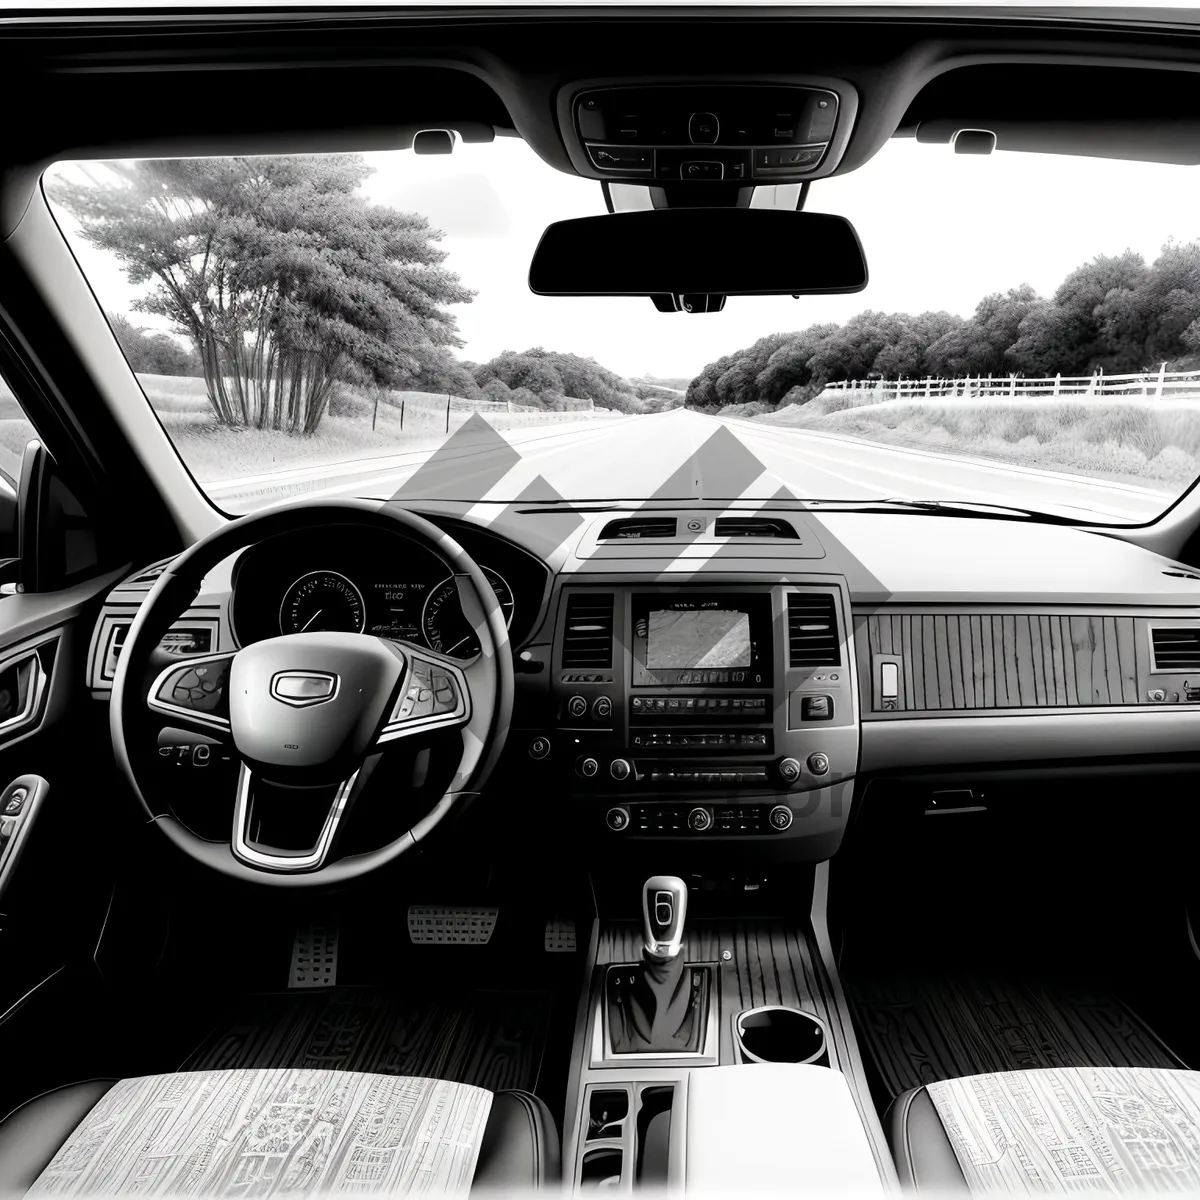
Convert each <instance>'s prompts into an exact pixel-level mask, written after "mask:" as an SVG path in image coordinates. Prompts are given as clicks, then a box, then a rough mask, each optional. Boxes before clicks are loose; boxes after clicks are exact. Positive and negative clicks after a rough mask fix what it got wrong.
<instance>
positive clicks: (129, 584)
mask: <svg viewBox="0 0 1200 1200" xmlns="http://www.w3.org/2000/svg"><path fill="white" fill-rule="evenodd" d="M170 565H171V559H169V558H164V559H163V560H162V562H156V563H154V564H153V565H152V566H149V567H147V568H146V569H145V570H144V571H139V572H138V573H137V574H136V575H134V576H132V577H131V578H129V579H127V580H126V581H125V582H124V583H123V584H122V585H121V586H122V587H124V588H141V589H143V590H148V589H149V588H151V587H153V586H154V583H155V581H156V580H157V579H158V577H159V576H160V575H161V574H162V573H163V572H164V571H165V570H166V569H167V568H168V567H169V566H170Z"/></svg>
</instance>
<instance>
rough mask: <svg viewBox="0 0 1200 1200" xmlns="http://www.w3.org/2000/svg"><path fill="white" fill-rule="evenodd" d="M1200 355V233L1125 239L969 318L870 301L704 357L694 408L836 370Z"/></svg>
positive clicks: (1127, 361)
mask: <svg viewBox="0 0 1200 1200" xmlns="http://www.w3.org/2000/svg"><path fill="white" fill-rule="evenodd" d="M1198 359H1200V242H1186V243H1181V242H1173V241H1172V242H1168V243H1167V244H1166V245H1165V246H1164V247H1163V248H1162V251H1161V253H1160V254H1159V256H1158V258H1156V259H1155V260H1154V262H1153V263H1151V264H1147V263H1146V261H1145V260H1144V259H1143V258H1142V256H1141V255H1140V254H1135V253H1134V252H1133V251H1130V250H1127V251H1125V253H1124V254H1119V255H1100V256H1097V257H1096V258H1094V259H1092V260H1091V262H1088V263H1085V264H1084V265H1083V266H1081V267H1078V268H1077V269H1076V270H1074V271H1072V272H1071V273H1070V274H1069V275H1068V276H1067V277H1066V279H1064V280H1063V282H1062V284H1061V285H1060V286H1059V287H1058V289H1057V290H1056V291H1055V293H1054V295H1053V296H1051V297H1050V298H1048V299H1046V298H1043V297H1041V296H1039V295H1038V294H1037V293H1036V292H1035V291H1034V289H1033V288H1032V287H1030V286H1029V285H1028V284H1022V285H1021V286H1020V287H1016V288H1012V289H1010V290H1009V291H1007V292H1002V293H1000V292H998V293H994V294H992V295H990V296H985V297H984V298H983V299H982V300H981V301H980V302H979V304H978V305H977V306H976V308H975V312H974V313H973V314H972V315H971V316H970V317H966V318H962V317H958V316H955V315H953V314H952V313H947V312H926V313H919V314H917V315H915V316H914V315H911V314H908V313H885V312H877V311H867V312H863V313H859V314H858V315H857V316H855V317H852V318H851V319H850V320H849V321H847V322H846V323H845V324H843V325H838V324H835V323H828V324H820V325H812V326H810V327H809V328H807V329H804V330H801V331H800V332H798V333H775V334H771V335H769V336H767V337H764V338H760V339H759V340H758V341H757V342H755V343H754V345H752V346H749V347H747V348H745V349H743V350H739V351H737V352H736V353H734V354H729V355H726V356H725V357H723V358H720V359H717V360H716V361H715V362H711V363H709V364H708V365H707V366H706V367H705V368H704V370H703V371H701V373H700V374H699V375H698V376H697V377H696V378H695V379H694V380H692V382H691V384H690V385H689V386H688V390H687V403H688V405H689V407H695V408H708V409H712V408H720V407H723V406H725V405H727V404H747V403H754V402H758V403H761V404H766V405H770V406H776V405H780V404H794V403H803V402H804V401H805V400H808V399H810V398H811V397H812V396H814V395H817V394H818V393H819V392H820V391H821V389H822V388H823V387H824V386H825V384H826V383H830V382H836V381H838V380H843V379H866V378H869V377H872V376H877V377H882V378H892V379H894V378H901V377H902V378H923V377H925V376H949V377H961V376H964V375H1001V374H1008V373H1011V372H1016V373H1018V374H1024V375H1033V376H1042V375H1054V374H1056V373H1059V372H1061V373H1062V374H1064V375H1087V374H1090V373H1092V372H1093V371H1095V370H1097V369H1102V370H1104V371H1105V372H1107V373H1111V374H1123V373H1132V372H1136V371H1141V370H1149V369H1151V368H1155V369H1156V368H1157V367H1158V365H1159V364H1160V363H1162V362H1167V363H1169V364H1171V365H1172V366H1174V367H1178V368H1184V367H1191V366H1192V365H1194V363H1195V362H1196V361H1197V360H1198Z"/></svg>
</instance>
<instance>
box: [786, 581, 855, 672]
mask: <svg viewBox="0 0 1200 1200" xmlns="http://www.w3.org/2000/svg"><path fill="white" fill-rule="evenodd" d="M787 610H788V663H789V664H790V665H791V666H793V667H836V666H840V665H841V661H842V648H841V639H840V638H839V637H838V626H837V607H836V605H835V604H834V599H833V596H832V595H831V594H830V593H829V592H788V597H787Z"/></svg>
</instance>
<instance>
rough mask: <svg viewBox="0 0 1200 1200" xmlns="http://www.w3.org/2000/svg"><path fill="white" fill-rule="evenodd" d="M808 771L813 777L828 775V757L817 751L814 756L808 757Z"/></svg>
mask: <svg viewBox="0 0 1200 1200" xmlns="http://www.w3.org/2000/svg"><path fill="white" fill-rule="evenodd" d="M808 769H809V770H810V771H811V772H812V773H813V774H814V775H828V774H829V755H828V754H822V753H821V752H820V751H819V750H818V751H817V752H816V753H815V754H810V755H809V756H808Z"/></svg>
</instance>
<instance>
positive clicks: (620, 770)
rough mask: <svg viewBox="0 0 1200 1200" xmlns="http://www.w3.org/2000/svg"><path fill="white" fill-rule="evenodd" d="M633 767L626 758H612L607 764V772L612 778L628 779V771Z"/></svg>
mask: <svg viewBox="0 0 1200 1200" xmlns="http://www.w3.org/2000/svg"><path fill="white" fill-rule="evenodd" d="M632 770H633V768H632V767H631V766H630V765H629V760H628V759H626V758H614V759H613V760H612V762H610V763H609V764H608V773H609V774H610V775H611V776H612V777H613V778H614V779H618V780H619V779H628V778H629V773H630V771H632Z"/></svg>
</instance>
